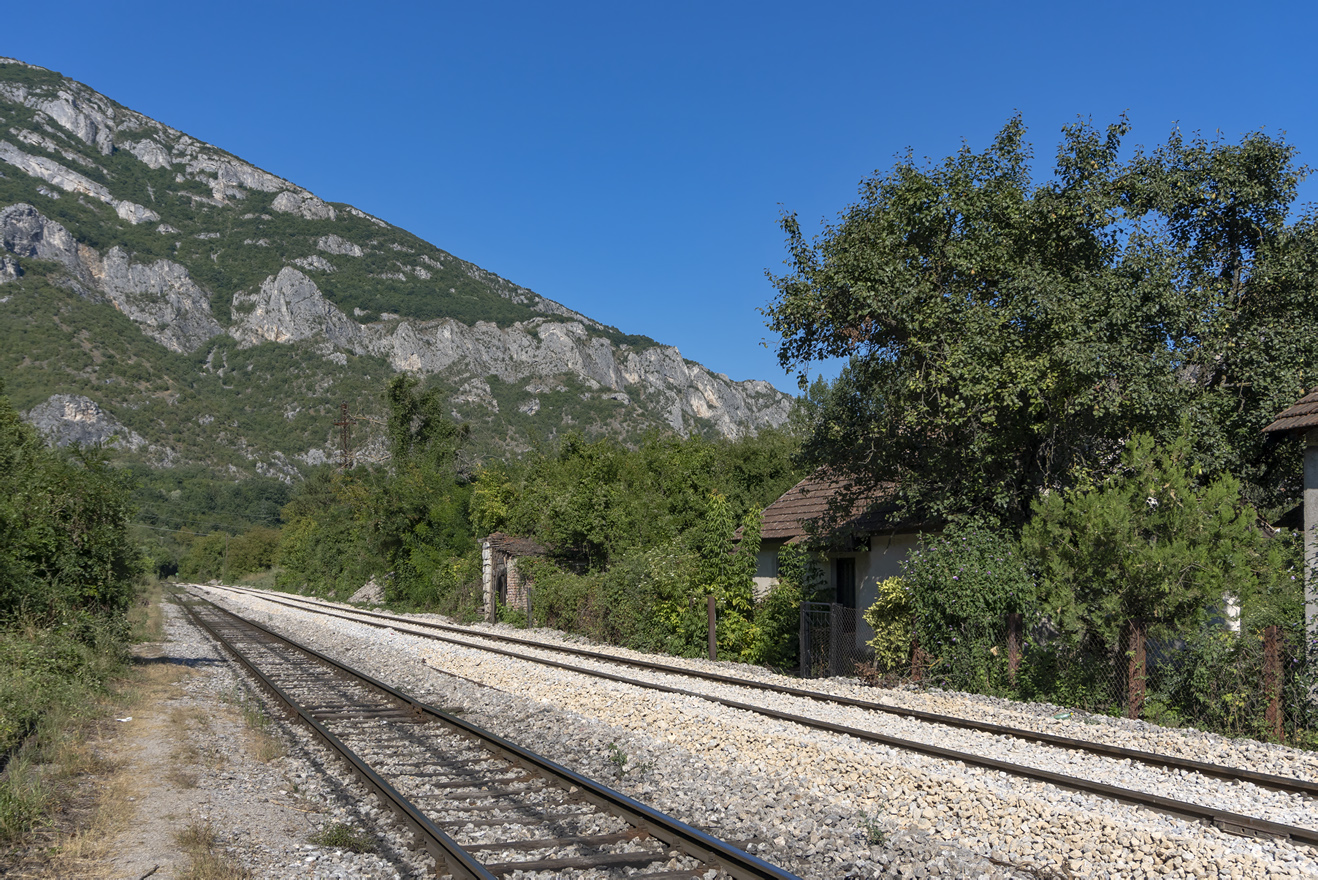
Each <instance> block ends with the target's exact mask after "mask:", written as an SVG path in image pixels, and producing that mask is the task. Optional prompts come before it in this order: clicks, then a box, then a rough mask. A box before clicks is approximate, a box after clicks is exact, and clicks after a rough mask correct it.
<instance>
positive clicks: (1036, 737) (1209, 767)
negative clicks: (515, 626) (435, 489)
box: [222, 587, 1318, 797]
mask: <svg viewBox="0 0 1318 880" xmlns="http://www.w3.org/2000/svg"><path fill="white" fill-rule="evenodd" d="M222 589H226V590H231V591H234V592H240V593H246V594H249V595H253V596H256V597H258V598H261V599H264V600H265V601H267V602H274V603H275V604H278V605H285V606H287V607H289V608H294V609H300V610H309V609H306V608H304V607H302V606H299V605H298V604H297V601H300V602H303V603H306V604H308V605H315V606H319V608H321V609H323V610H321V611H319V612H317V613H323V614H328V615H330V616H332V617H338V618H341V619H343V620H352V621H355V622H358V623H365V624H367V625H368V626H381V625H380V624H373V623H371V622H370V621H367V620H360V619H358V618H357V617H353V616H349V615H363V616H367V617H374V618H378V619H382V620H390V621H395V622H398V623H404V624H407V625H408V626H415V627H420V628H422V629H436V630H440V631H443V632H452V633H460V634H462V635H465V636H468V637H470V638H475V639H485V640H487V641H495V642H505V643H510V644H517V645H522V646H524V647H528V648H534V649H536V650H541V651H548V652H553V653H560V654H569V655H572V656H576V657H582V658H584V659H588V660H593V661H596V662H600V663H613V664H617V665H620V666H632V667H635V668H638V669H647V670H650V671H652V672H661V673H664V674H666V675H679V676H683V677H686V678H698V679H703V680H705V681H712V682H718V683H720V684H730V685H735V686H737V687H745V688H748V689H751V690H758V691H765V692H769V693H776V694H784V695H786V696H792V697H800V698H802V699H808V700H813V701H815V702H821V703H834V704H836V705H839V706H848V707H851V708H856V709H866V710H870V711H874V712H883V713H885V714H889V715H898V716H901V717H905V718H913V719H915V720H917V721H923V722H926V723H929V724H940V725H943V726H945V727H956V728H960V729H963V730H972V731H979V732H982V733H990V734H994V735H996V736H1010V737H1013V738H1016V739H1022V740H1027V741H1031V742H1037V743H1042V744H1044V745H1049V746H1056V747H1058V748H1065V749H1074V750H1078V751H1085V752H1090V753H1092V754H1096V755H1102V756H1103V757H1107V758H1115V759H1121V760H1131V761H1139V762H1140V763H1142V764H1147V765H1150V766H1162V767H1167V768H1171V769H1174V770H1186V771H1188V772H1194V773H1199V774H1201V775H1204V776H1212V777H1215V778H1218V779H1227V780H1230V781H1241V782H1250V783H1253V784H1254V785H1259V786H1262V787H1265V788H1273V789H1278V790H1280V791H1290V792H1295V793H1297V794H1303V795H1308V796H1310V797H1316V796H1318V782H1314V781H1311V780H1307V779H1299V778H1296V777H1289V776H1277V775H1276V774H1272V773H1260V772H1258V771H1256V770H1245V769H1243V768H1238V767H1227V766H1223V765H1221V764H1211V763H1208V762H1206V761H1196V760H1194V759H1192V758H1182V757H1178V756H1175V755H1162V754H1158V753H1157V752H1146V751H1142V750H1139V749H1128V748H1124V747H1122V746H1114V745H1109V744H1107V743H1098V742H1093V741H1091V740H1084V739H1077V738H1074V737H1068V736H1059V735H1057V734H1051V733H1042V732H1039V731H1033V730H1028V729H1026V728H1022V727H1011V726H1008V725H1003V724H994V723H992V722H988V721H974V720H971V719H967V718H957V717H956V716H952V715H941V714H939V713H936V712H926V711H923V710H921V709H908V708H903V707H901V706H891V705H888V704H886V703H879V702H875V701H873V700H862V699H859V698H857V697H847V696H841V695H835V694H826V693H822V692H820V691H812V690H809V689H808V688H799V687H793V686H791V685H780V684H772V683H770V682H765V681H756V680H754V679H747V678H742V677H740V676H735V675H724V674H721V673H717V672H704V671H702V670H697V669H687V668H685V667H681V666H673V665H672V664H667V663H658V662H655V661H651V660H639V659H633V658H627V657H618V656H616V655H613V654H606V653H603V652H600V651H589V650H586V649H583V648H573V647H569V646H566V645H548V644H544V643H543V642H537V641H535V640H534V639H525V638H520V637H518V636H509V635H502V634H497V633H484V632H480V631H477V630H471V629H467V628H465V627H459V626H452V625H449V624H443V623H436V622H434V621H428V620H416V619H413V618H408V617H402V616H400V615H396V614H385V613H382V612H379V611H366V610H357V609H353V610H347V609H343V608H341V607H339V606H336V605H332V604H330V603H327V602H322V601H320V600H318V599H312V598H308V597H301V596H299V597H297V601H290V600H288V599H284V598H282V597H278V598H277V597H275V596H272V595H270V594H269V593H266V592H262V591H260V590H246V589H242V588H237V587H223V588H222ZM383 628H385V629H397V628H396V627H383ZM400 631H401V630H400ZM415 635H420V636H423V637H425V638H434V639H437V640H439V641H446V642H449V643H451V644H460V645H467V646H469V647H476V648H479V649H481V650H490V651H493V652H495V653H502V654H504V655H505V656H509V657H514V658H520V659H524V660H530V661H533V662H536V663H543V664H546V665H549V666H556V667H559V668H563V669H571V670H573V671H575V672H580V673H583V674H586V675H600V676H601V677H609V676H608V675H607V674H606V673H600V672H597V671H595V670H590V669H582V668H580V667H576V666H567V665H564V664H561V663H557V662H556V661H552V660H547V659H544V658H540V657H530V656H527V655H523V654H517V653H514V652H509V651H502V650H501V649H497V648H488V649H487V648H485V647H484V646H478V645H472V644H471V643H470V642H462V641H458V640H456V639H449V638H444V637H441V636H436V635H433V634H431V633H425V632H420V633H415ZM614 680H616V681H623V682H627V683H629V684H634V685H637V686H640V687H653V688H657V689H665V686H664V685H657V684H652V683H650V682H644V681H636V680H632V679H627V678H615V679H614ZM684 693H689V695H691V696H699V697H703V698H705V699H715V700H716V699H718V698H716V697H710V696H707V695H705V694H700V693H696V692H684Z"/></svg>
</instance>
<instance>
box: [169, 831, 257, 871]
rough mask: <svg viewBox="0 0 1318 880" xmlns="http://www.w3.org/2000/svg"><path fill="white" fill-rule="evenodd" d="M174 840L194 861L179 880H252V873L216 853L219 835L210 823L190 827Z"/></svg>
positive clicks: (178, 834) (175, 836)
mask: <svg viewBox="0 0 1318 880" xmlns="http://www.w3.org/2000/svg"><path fill="white" fill-rule="evenodd" d="M174 839H175V840H176V841H178V845H179V846H180V847H182V848H183V851H184V852H185V853H187V854H188V857H189V858H191V859H192V864H191V865H189V866H188V869H187V870H186V871H184V872H183V873H182V874H180V875H179V880H250V878H251V876H252V875H251V872H250V871H248V870H246V869H245V868H242V867H240V866H238V865H235V864H233V863H232V862H230V861H228V860H227V859H225V857H224V856H223V855H222V854H221V853H218V852H216V850H215V845H216V843H217V842H218V835H217V834H216V833H215V828H214V826H212V825H211V824H210V823H209V822H207V823H206V824H204V825H201V824H196V823H194V824H192V825H189V826H188V827H187V828H184V829H183V830H182V831H180V832H178V833H177V834H176V835H174Z"/></svg>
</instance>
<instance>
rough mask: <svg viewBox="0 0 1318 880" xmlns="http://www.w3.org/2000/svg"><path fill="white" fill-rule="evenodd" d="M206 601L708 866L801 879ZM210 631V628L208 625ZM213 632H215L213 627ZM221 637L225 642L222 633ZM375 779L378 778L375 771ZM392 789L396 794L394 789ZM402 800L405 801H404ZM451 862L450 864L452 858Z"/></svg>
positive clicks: (747, 878)
mask: <svg viewBox="0 0 1318 880" xmlns="http://www.w3.org/2000/svg"><path fill="white" fill-rule="evenodd" d="M201 601H207V600H204V599H202V600H201ZM207 604H209V605H211V606H212V607H214V608H215V609H216V610H218V611H220V612H221V613H223V614H225V615H228V616H229V617H232V618H233V619H235V620H238V621H241V622H242V624H244V625H246V626H250V627H252V628H254V629H256V630H259V631H261V632H263V633H265V634H266V635H269V636H270V637H272V638H275V639H278V640H279V641H281V642H283V643H285V644H287V645H289V646H290V647H292V648H294V649H296V650H298V651H301V652H303V653H305V654H307V655H308V656H310V657H312V658H314V659H315V660H317V661H318V662H320V663H323V664H325V665H327V666H329V667H330V668H332V669H335V670H337V671H339V672H341V673H343V674H344V675H347V676H349V677H351V678H353V679H355V680H358V681H360V682H362V683H364V684H367V685H369V686H370V687H372V688H375V689H376V690H378V691H380V692H382V693H384V694H386V695H388V696H389V697H390V698H392V699H394V700H397V701H399V702H401V703H403V704H405V705H406V706H408V707H409V708H411V709H412V710H413V711H415V712H418V713H420V714H422V715H426V716H429V717H431V718H434V719H435V720H437V721H439V722H440V723H442V724H444V725H446V726H448V727H449V728H451V729H454V730H456V731H457V732H459V733H461V734H463V735H464V736H467V737H470V738H471V739H474V740H475V741H477V742H478V743H479V744H480V745H481V747H483V748H484V749H486V750H487V751H490V752H493V753H494V754H496V755H498V756H500V757H501V758H503V759H504V760H506V761H508V762H510V763H512V764H515V765H517V766H521V767H525V768H527V769H529V770H531V771H533V772H535V773H537V774H539V775H540V776H541V777H543V778H544V779H546V780H547V781H549V782H551V783H552V784H554V785H557V786H559V787H561V788H565V789H567V790H568V791H569V792H571V793H572V794H573V795H574V796H577V797H580V798H582V799H583V800H586V801H589V802H590V803H593V804H594V805H595V806H597V807H599V808H600V809H602V810H604V811H605V812H607V813H609V814H610V815H614V816H618V817H620V818H622V819H624V820H625V821H627V822H629V823H630V824H632V825H633V826H635V827H637V828H640V829H642V830H644V831H646V832H647V833H648V834H649V835H650V836H652V837H655V838H657V839H659V840H661V841H663V842H664V843H666V844H668V845H669V846H671V847H673V848H674V849H678V850H680V851H682V852H684V853H686V854H687V855H689V856H692V857H694V858H697V859H700V860H701V861H703V862H705V863H706V864H707V865H709V866H710V867H717V868H721V869H722V870H724V871H726V872H727V873H729V874H731V875H732V876H733V877H736V878H738V880H800V878H798V877H797V876H796V875H795V874H792V873H790V872H788V871H785V870H783V869H782V868H779V867H778V866H776V865H773V864H770V863H769V862H766V861H764V860H763V859H760V858H757V857H756V856H753V855H751V854H750V853H747V852H745V851H743V850H741V849H738V848H737V847H734V846H732V845H730V844H728V843H725V842H724V841H721V840H719V839H718V838H716V837H714V836H712V835H710V834H707V833H706V832H704V831H701V830H700V829H698V828H694V827H692V826H690V825H688V824H686V823H685V822H681V821H679V820H677V819H674V818H673V817H671V816H668V815H666V814H664V813H661V812H659V811H658V810H655V809H654V808H652V807H649V806H647V805H645V804H643V803H641V802H640V801H637V800H634V799H632V798H629V797H627V796H626V795H624V794H622V793H620V792H617V791H614V790H613V789H611V788H609V787H608V786H605V785H601V784H600V783H598V782H596V781H594V780H592V779H590V778H588V777H586V776H583V775H581V774H580V773H577V772H576V771H574V770H569V769H568V768H567V767H564V766H562V765H561V764H558V763H555V762H554V761H551V760H549V759H548V758H545V757H542V756H541V755H538V754H536V753H535V752H532V751H531V750H529V749H526V748H524V747H522V746H519V745H517V744H516V743H514V742H512V741H511V740H508V739H505V738H504V737H501V736H499V735H498V734H495V733H491V732H489V731H487V730H484V729H482V728H480V727H477V726H476V725H474V724H472V723H471V722H469V721H466V720H464V719H462V718H459V717H458V716H456V715H451V714H449V713H448V712H445V711H443V710H441V709H437V708H435V707H433V706H430V705H429V704H427V703H424V702H422V701H420V700H418V699H416V698H415V697H412V696H409V695H408V694H406V693H403V692H402V691H399V690H397V689H396V688H393V687H391V686H390V685H387V684H385V683H384V682H382V681H379V680H378V679H376V678H373V677H371V676H369V675H367V674H365V673H363V672H360V671H358V670H356V669H353V668H352V667H350V666H347V665H345V664H343V663H340V662H339V661H338V660H335V659H334V658H333V657H329V656H327V655H325V654H322V653H320V652H319V651H316V650H315V649H313V648H309V647H307V646H305V645H302V644H299V643H298V642H296V641H294V640H293V639H290V638H289V637H288V636H284V635H281V634H279V633H277V632H275V631H273V630H271V629H269V628H267V627H264V626H262V625H261V624H259V623H256V622H254V621H251V620H247V619H246V618H243V617H241V616H239V615H237V614H234V613H233V612H231V611H228V610H227V609H224V608H220V607H219V606H218V605H215V604H214V603H211V602H207ZM188 612H189V614H190V615H192V616H193V617H194V619H196V616H195V615H193V613H192V611H191V609H188ZM208 631H211V630H210V629H209V628H208ZM212 634H214V633H213V632H212ZM215 635H216V638H220V637H219V636H218V634H215ZM220 640H221V641H222V642H224V640H223V639H222V638H221V639H220ZM224 643H225V645H226V647H228V648H229V650H230V651H231V652H233V653H234V654H235V656H238V657H239V658H240V660H241V661H242V662H243V665H244V666H245V667H247V668H248V669H251V670H252V671H253V672H254V673H255V674H256V675H257V677H258V679H259V680H260V681H262V683H263V684H265V685H266V686H267V687H270V688H274V687H275V686H274V684H273V683H272V682H268V679H266V678H265V676H263V675H261V673H260V672H259V671H257V670H255V668H254V667H253V666H252V665H251V664H250V663H249V662H248V661H246V660H245V659H243V658H242V657H241V655H240V654H238V652H237V651H235V649H234V648H233V647H232V646H229V645H228V643H227V642H224ZM280 698H281V699H283V700H284V701H285V702H289V698H288V697H286V696H284V695H282V694H280ZM297 711H298V715H299V717H301V718H303V719H304V720H306V721H307V722H308V723H309V724H312V725H314V726H316V727H317V728H318V732H319V729H323V728H321V727H320V725H319V722H316V721H315V719H314V718H311V717H310V715H309V714H307V713H306V711H305V710H303V709H301V708H300V707H298V710H297ZM324 733H325V735H327V736H330V737H332V736H333V735H332V734H330V733H329V731H327V730H326V731H324ZM343 748H344V749H346V746H344V747H343ZM336 750H337V749H336ZM354 758H355V756H354ZM349 763H351V764H353V766H354V769H357V766H358V765H359V764H361V762H360V759H357V760H355V761H354V760H350V761H349ZM361 766H362V768H363V769H364V770H366V771H367V772H368V773H371V774H372V775H374V771H371V770H370V768H369V767H365V765H364V764H361ZM375 778H376V779H378V776H377V777H375ZM379 783H380V784H381V785H382V786H384V787H386V788H387V790H388V791H390V792H392V791H393V789H392V788H389V787H388V783H387V782H384V780H382V779H381V780H379ZM394 794H395V795H396V792H395V793H394ZM398 798H399V799H400V800H401V795H399V796H398ZM387 800H390V802H392V800H391V799H387ZM403 802H404V803H406V801H403ZM407 806H408V808H409V809H410V811H411V812H410V813H409V814H408V815H411V814H415V815H416V816H417V817H418V819H419V820H420V821H422V822H425V824H426V826H428V828H427V830H426V831H425V835H427V836H428V835H429V833H430V831H429V829H433V830H434V832H435V833H437V834H438V835H440V837H439V838H437V840H439V841H447V842H448V843H450V844H452V846H454V847H456V848H458V851H459V852H461V853H462V855H463V856H465V857H466V858H467V859H470V860H471V864H472V865H474V866H475V867H476V868H477V869H479V870H480V871H484V873H482V874H472V875H471V876H472V877H482V878H483V877H486V876H493V875H490V874H489V872H487V871H485V869H484V868H481V867H480V865H479V863H476V862H475V860H474V859H471V857H470V856H469V855H467V854H466V853H465V851H463V850H461V847H460V846H459V845H458V844H457V843H455V842H453V841H452V840H451V838H448V837H447V835H444V833H443V832H442V831H440V830H439V828H437V827H435V826H434V825H433V823H430V822H429V820H426V819H425V817H424V816H423V815H421V814H420V813H419V811H417V810H416V808H415V807H413V806H411V805H410V804H408V805H407ZM410 821H411V820H410V819H409V823H410ZM439 845H440V846H444V847H445V852H447V846H446V844H443V843H440V844H439ZM449 864H450V866H451V863H449Z"/></svg>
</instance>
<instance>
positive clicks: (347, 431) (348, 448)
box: [334, 402, 354, 471]
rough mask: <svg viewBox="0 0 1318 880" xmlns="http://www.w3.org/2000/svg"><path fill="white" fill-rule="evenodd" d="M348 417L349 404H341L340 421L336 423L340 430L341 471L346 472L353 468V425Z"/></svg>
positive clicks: (351, 419)
mask: <svg viewBox="0 0 1318 880" xmlns="http://www.w3.org/2000/svg"><path fill="white" fill-rule="evenodd" d="M353 421H354V419H353V418H352V417H351V416H349V415H348V404H347V403H346V402H344V403H341V404H339V420H338V421H337V422H335V423H334V425H335V427H337V428H338V429H339V470H341V471H346V470H348V469H349V468H351V467H352V423H353Z"/></svg>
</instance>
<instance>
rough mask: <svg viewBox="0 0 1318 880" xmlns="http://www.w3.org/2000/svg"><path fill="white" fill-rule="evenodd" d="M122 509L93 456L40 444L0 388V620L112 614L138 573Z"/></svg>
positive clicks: (125, 505) (113, 480)
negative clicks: (53, 448) (49, 447)
mask: <svg viewBox="0 0 1318 880" xmlns="http://www.w3.org/2000/svg"><path fill="white" fill-rule="evenodd" d="M0 392H3V386H0ZM130 512H131V511H130V507H129V492H128V488H127V486H125V485H124V482H123V481H122V480H121V479H120V478H119V477H118V475H116V474H115V473H113V472H111V471H110V470H109V468H108V467H107V466H106V464H105V462H104V460H103V458H102V457H100V456H98V455H97V454H95V453H94V452H88V451H80V450H72V451H63V450H52V449H48V448H47V447H46V445H45V444H44V443H43V442H42V441H41V440H40V438H38V436H37V433H36V431H35V430H33V428H32V427H31V426H30V425H28V424H26V423H25V422H23V421H22V420H20V419H19V416H18V412H17V411H16V410H15V409H14V408H13V407H12V406H11V405H10V404H9V401H8V400H7V399H6V398H4V397H3V396H2V394H0V625H3V624H4V623H5V622H9V621H13V620H15V619H18V618H20V617H22V618H28V619H34V620H38V621H41V622H44V623H55V622H58V621H61V620H63V619H65V618H66V617H67V616H69V615H75V616H76V615H78V614H92V615H106V614H119V613H122V612H123V611H124V610H125V609H126V608H127V606H128V603H129V601H130V599H131V597H132V590H133V579H134V577H135V576H136V575H137V573H138V558H137V552H136V548H135V547H134V546H133V543H132V541H131V540H130V539H129V536H128V530H127V523H128V519H129V515H130Z"/></svg>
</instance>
